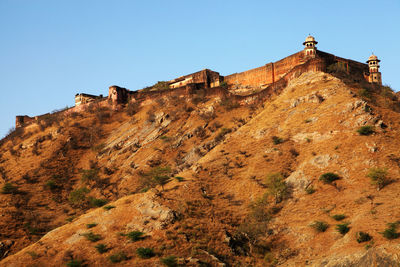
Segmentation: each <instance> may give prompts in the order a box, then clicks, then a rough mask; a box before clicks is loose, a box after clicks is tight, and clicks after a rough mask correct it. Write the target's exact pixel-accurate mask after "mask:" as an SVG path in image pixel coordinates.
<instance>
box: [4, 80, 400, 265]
mask: <svg viewBox="0 0 400 267" xmlns="http://www.w3.org/2000/svg"><path fill="white" fill-rule="evenodd" d="M399 107H400V106H399V102H398V101H397V98H396V96H395V95H394V94H393V93H392V92H391V91H388V90H387V88H384V87H382V88H381V87H377V86H371V85H368V84H358V83H352V82H349V81H348V80H346V79H343V80H342V79H339V78H337V77H334V76H332V75H329V74H326V73H322V72H307V73H304V74H302V75H301V76H300V77H298V78H296V79H293V80H291V81H290V82H289V84H288V86H287V87H286V88H284V89H283V91H282V92H281V93H280V94H279V95H274V96H272V97H271V98H270V99H268V100H267V101H265V102H264V103H261V104H252V105H244V106H240V105H238V104H237V103H235V102H232V101H231V100H229V99H220V98H218V97H212V98H204V97H202V96H194V97H191V98H188V99H179V98H177V97H158V98H155V99H150V100H146V101H145V102H143V103H141V105H139V104H137V103H136V104H135V103H130V104H128V105H127V106H126V107H123V108H120V109H119V110H113V109H111V108H105V107H101V106H96V105H94V106H93V107H92V108H91V109H90V110H89V111H87V112H84V113H79V114H71V115H70V116H68V117H63V116H61V115H57V114H54V115H51V116H49V117H48V118H45V119H44V120H43V121H41V122H40V124H39V125H37V124H32V125H30V126H27V127H26V128H24V129H23V130H22V129H19V130H17V131H16V132H14V133H12V134H10V135H9V136H8V137H7V138H5V139H4V140H2V141H1V147H0V185H2V188H3V194H0V203H1V204H0V205H1V206H0V216H1V220H0V226H1V228H2V229H3V231H2V232H1V234H0V242H1V244H0V259H1V258H3V259H2V261H0V265H1V266H27V265H28V266H29V265H31V266H63V265H66V264H70V265H69V266H80V265H72V264H73V263H76V264H78V263H80V262H81V263H82V264H81V265H82V266H83V265H85V264H86V265H87V266H100V265H103V266H109V265H112V264H113V261H115V262H116V261H120V262H119V264H116V265H118V266H144V265H147V266H163V264H162V263H160V259H164V261H166V260H165V258H167V257H169V256H172V255H174V256H176V257H177V261H178V262H179V264H181V266H266V265H267V266H268V265H278V266H279V265H280V266H305V265H308V266H374V264H375V265H376V266H399V260H400V259H399V257H400V253H399V252H398V251H400V243H399V240H400V238H398V237H399V235H400V234H397V232H396V230H397V229H396V227H397V225H398V224H400V210H399V208H398V207H399V205H400V198H399V196H400V183H399V181H398V180H399V172H400V152H399V147H400V131H399V130H398V129H399V125H400V114H399ZM362 126H370V127H364V128H360V127H362ZM360 129H362V130H364V131H362V132H361V134H360V133H359V132H357V130H359V131H360ZM373 168H375V174H376V175H379V178H382V179H381V180H379V179H378V181H381V183H379V184H372V183H371V179H370V178H369V177H367V174H368V173H370V172H371V171H372V170H374V169H373ZM325 173H333V174H335V175H331V176H329V175H327V176H325V177H328V179H329V177H333V178H334V179H337V178H338V179H337V180H335V181H331V182H329V181H325V182H324V181H322V180H321V179H320V177H321V175H323V174H325ZM336 175H337V176H336ZM167 178H170V179H169V180H168V179H167ZM332 180H333V179H332ZM106 202H107V203H106ZM102 205H103V206H102ZM101 206H102V207H101ZM334 215H344V217H345V218H344V219H342V220H341V221H336V220H335V219H334V218H333V217H335V216H334ZM339 217H340V216H336V218H339ZM315 222H323V223H319V224H317V227H311V225H315ZM324 223H326V226H327V229H326V230H325V231H322V230H324V229H323V228H324V227H323V226H324V225H325V224H324ZM388 223H392V224H391V226H390V227H389V228H388V226H387V224H388ZM337 224H342V226H341V227H342V228H343V229H346V231H347V232H345V233H344V234H341V233H339V232H338V231H337V230H336V227H337V226H336V225H337ZM346 224H347V227H349V228H346ZM343 225H344V226H343ZM385 229H389V230H390V229H392V230H391V234H392V235H390V236H389V237H391V238H392V239H388V238H385V237H384V235H382V234H381V233H382V232H383V231H385ZM398 231H399V232H400V226H399V227H398ZM359 232H364V233H368V235H369V236H370V237H371V240H368V241H366V242H360V243H358V242H357V237H356V235H357V233H359ZM389 232H390V231H389ZM140 233H143V234H140ZM386 236H388V235H386ZM358 237H359V236H358ZM364 237H365V236H364ZM365 239H368V238H365ZM99 244H104V245H105V247H103V251H102V252H103V253H99V252H98V250H99V249H98V248H99V247H98V248H97V249H96V248H95V246H98V245H99ZM140 247H143V248H151V249H152V250H153V251H149V250H148V251H147V254H146V252H143V251H142V252H140V250H139V252H137V249H138V248H140ZM100 250H101V249H100ZM152 252H153V253H152ZM141 256H142V257H141ZM146 256H147V257H148V258H146ZM170 260H171V261H172V262H173V260H172V258H170ZM385 264H386V265H385ZM170 266H174V265H170Z"/></svg>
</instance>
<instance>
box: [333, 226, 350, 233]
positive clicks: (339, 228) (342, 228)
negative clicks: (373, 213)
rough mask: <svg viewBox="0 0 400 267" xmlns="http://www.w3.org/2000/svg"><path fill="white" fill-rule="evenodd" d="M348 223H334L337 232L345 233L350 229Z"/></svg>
mask: <svg viewBox="0 0 400 267" xmlns="http://www.w3.org/2000/svg"><path fill="white" fill-rule="evenodd" d="M348 225H349V223H342V224H337V225H336V230H337V231H338V232H339V233H341V234H342V235H345V234H347V232H348V231H349V230H350V227H349V226H348Z"/></svg>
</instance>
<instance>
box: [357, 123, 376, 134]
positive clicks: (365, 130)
mask: <svg viewBox="0 0 400 267" xmlns="http://www.w3.org/2000/svg"><path fill="white" fill-rule="evenodd" d="M357 133H359V134H360V135H371V134H373V133H375V130H374V127H373V126H371V125H365V126H361V127H360V128H358V129H357Z"/></svg>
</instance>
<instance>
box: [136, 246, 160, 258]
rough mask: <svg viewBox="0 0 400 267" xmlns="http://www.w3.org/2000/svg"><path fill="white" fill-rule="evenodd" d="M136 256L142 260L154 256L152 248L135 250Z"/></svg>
mask: <svg viewBox="0 0 400 267" xmlns="http://www.w3.org/2000/svg"><path fill="white" fill-rule="evenodd" d="M136 254H137V255H138V256H139V257H140V258H142V259H150V258H152V257H154V256H155V255H156V254H155V253H154V251H153V249H152V248H142V247H140V248H138V249H136Z"/></svg>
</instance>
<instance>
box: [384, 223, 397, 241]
mask: <svg viewBox="0 0 400 267" xmlns="http://www.w3.org/2000/svg"><path fill="white" fill-rule="evenodd" d="M397 225H398V223H388V228H386V229H385V231H383V232H381V233H380V234H382V235H383V237H385V238H386V239H396V238H399V237H400V233H397V231H396V230H397Z"/></svg>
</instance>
